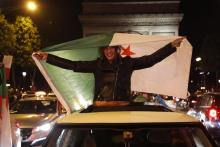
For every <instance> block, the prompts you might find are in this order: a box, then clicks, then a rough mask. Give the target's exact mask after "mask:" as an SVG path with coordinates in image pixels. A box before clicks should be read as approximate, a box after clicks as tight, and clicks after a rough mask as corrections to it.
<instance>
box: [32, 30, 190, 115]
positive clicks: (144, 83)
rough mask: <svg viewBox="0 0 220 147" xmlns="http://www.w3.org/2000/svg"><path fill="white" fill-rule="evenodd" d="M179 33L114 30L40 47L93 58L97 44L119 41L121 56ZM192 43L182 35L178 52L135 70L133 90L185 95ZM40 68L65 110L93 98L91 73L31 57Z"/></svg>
mask: <svg viewBox="0 0 220 147" xmlns="http://www.w3.org/2000/svg"><path fill="white" fill-rule="evenodd" d="M176 38H178V36H169V37H168V36H146V35H139V34H125V33H115V34H113V35H95V36H90V37H85V38H82V39H78V40H74V41H70V42H66V43H63V44H59V45H55V46H51V47H48V48H45V49H44V50H43V51H45V52H48V53H50V54H53V55H57V56H60V57H63V58H66V59H70V60H73V61H74V60H75V61H79V60H81V61H89V60H95V59H96V58H97V57H98V56H99V47H100V46H106V45H122V46H123V49H122V52H121V54H122V56H126V55H129V56H131V57H139V56H143V55H146V54H152V53H153V52H155V51H156V50H158V49H159V48H161V47H163V46H165V45H166V44H168V43H170V42H172V41H173V40H175V39H176ZM191 55H192V47H191V45H190V43H189V42H188V41H187V40H186V39H185V40H184V41H183V42H182V44H181V46H180V47H179V48H178V49H177V52H175V53H174V54H172V55H170V56H169V57H167V58H166V59H164V60H163V61H162V62H160V63H158V64H156V65H154V66H153V67H150V68H147V69H143V70H138V71H135V72H134V73H133V75H132V79H131V88H132V90H134V91H140V92H148V93H158V94H164V95H169V96H176V97H183V98H184V97H186V95H187V90H188V78H189V71H190V62H191ZM34 60H35V62H36V64H37V66H38V67H39V69H40V71H41V72H42V73H43V75H44V77H45V78H46V80H47V81H48V83H49V85H50V86H51V88H52V90H53V91H54V92H55V94H56V95H57V96H58V99H59V100H60V101H61V103H62V104H63V105H64V107H65V108H66V109H67V111H68V112H72V111H74V110H77V109H80V108H85V107H87V106H88V105H90V104H91V103H92V101H93V96H94V77H93V74H90V73H76V72H73V71H70V70H65V69H61V68H59V67H56V66H53V65H50V64H48V63H45V62H44V61H43V62H42V61H41V62H39V61H38V60H36V59H35V58H34Z"/></svg>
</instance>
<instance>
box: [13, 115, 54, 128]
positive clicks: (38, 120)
mask: <svg viewBox="0 0 220 147" xmlns="http://www.w3.org/2000/svg"><path fill="white" fill-rule="evenodd" d="M56 117H57V115H56V114H10V121H11V124H12V125H13V124H16V123H18V125H19V127H20V128H33V127H35V126H37V125H38V124H42V123H46V122H50V121H52V120H54V119H55V118H56Z"/></svg>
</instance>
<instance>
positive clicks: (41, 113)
mask: <svg viewBox="0 0 220 147" xmlns="http://www.w3.org/2000/svg"><path fill="white" fill-rule="evenodd" d="M61 107H62V106H61V104H60V103H59V102H58V100H57V98H56V96H55V95H54V94H46V93H45V92H43V91H40V92H36V93H34V94H24V95H23V96H22V98H21V99H20V100H19V101H17V103H15V104H14V105H13V107H12V108H11V110H10V117H11V118H10V119H11V124H12V126H13V125H14V124H15V126H16V127H17V128H19V129H20V134H21V138H22V139H21V142H22V146H29V145H30V144H31V142H32V141H34V140H36V139H40V138H42V137H46V136H47V135H48V133H49V132H50V130H51V128H52V127H53V124H54V122H55V121H56V120H57V119H58V118H60V117H62V114H64V113H63V112H62V109H61ZM64 112H65V111H64Z"/></svg>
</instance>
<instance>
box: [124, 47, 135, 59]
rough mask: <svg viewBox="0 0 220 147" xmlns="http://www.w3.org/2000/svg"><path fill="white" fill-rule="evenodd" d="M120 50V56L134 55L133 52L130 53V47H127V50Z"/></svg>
mask: <svg viewBox="0 0 220 147" xmlns="http://www.w3.org/2000/svg"><path fill="white" fill-rule="evenodd" d="M122 50H123V52H122V54H121V55H125V56H129V57H130V56H131V55H134V54H135V53H134V52H132V51H131V50H130V45H129V46H128V47H127V48H123V47H122Z"/></svg>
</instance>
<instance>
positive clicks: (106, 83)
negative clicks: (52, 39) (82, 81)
mask: <svg viewBox="0 0 220 147" xmlns="http://www.w3.org/2000/svg"><path fill="white" fill-rule="evenodd" d="M183 39H184V37H181V38H178V39H176V40H174V41H172V42H171V43H169V44H167V45H165V46H164V47H162V48H161V49H159V50H158V51H156V52H154V53H153V54H151V55H145V56H142V57H137V58H131V57H129V56H126V57H122V56H121V55H120V51H121V46H104V47H100V55H101V57H100V58H97V59H96V60H93V61H71V60H67V59H64V58H61V57H58V56H55V55H52V54H48V53H46V52H41V51H39V52H35V53H34V54H33V56H34V57H36V58H37V59H38V60H46V62H47V63H49V64H52V65H55V66H58V67H61V68H64V69H68V70H73V71H74V72H83V73H93V74H94V77H95V93H94V99H93V101H130V100H131V75H132V72H133V71H134V70H139V69H143V68H149V67H151V66H153V65H155V64H156V63H158V62H160V61H162V60H163V59H165V58H166V57H168V56H169V55H171V54H172V53H174V52H175V51H176V47H179V46H180V44H181V42H182V40H183Z"/></svg>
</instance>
